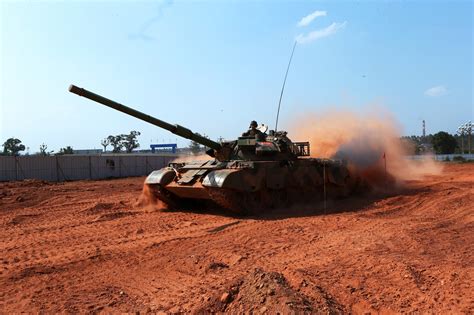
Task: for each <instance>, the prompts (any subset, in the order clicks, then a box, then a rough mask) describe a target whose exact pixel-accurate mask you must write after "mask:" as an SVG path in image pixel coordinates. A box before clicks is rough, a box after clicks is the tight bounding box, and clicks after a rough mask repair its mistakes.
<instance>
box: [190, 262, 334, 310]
mask: <svg viewBox="0 0 474 315" xmlns="http://www.w3.org/2000/svg"><path fill="white" fill-rule="evenodd" d="M342 310H343V308H342V307H341V306H340V305H338V304H337V303H336V302H335V301H334V300H332V299H331V298H330V297H329V296H327V295H321V297H320V298H319V299H317V300H316V299H311V298H309V297H307V296H305V295H304V294H302V293H301V292H299V291H298V290H295V289H294V288H292V287H291V286H290V284H289V283H288V281H287V280H286V278H285V277H284V276H283V275H282V274H281V273H278V272H265V271H264V270H262V269H260V268H256V269H255V270H254V271H253V272H251V273H250V274H248V275H247V276H245V277H244V278H242V279H240V280H238V281H237V282H235V283H233V284H232V285H231V286H230V287H229V288H228V289H227V290H226V291H224V292H221V293H219V294H218V295H216V296H214V297H211V298H210V300H209V301H208V303H207V304H205V305H204V306H203V307H202V308H201V309H200V310H199V311H198V313H201V312H206V313H207V312H211V313H212V312H224V311H225V312H230V313H235V314H237V313H241V312H244V311H245V312H250V313H252V312H256V313H270V314H276V313H283V314H291V313H314V312H317V313H322V314H335V313H340V312H341V311H342Z"/></svg>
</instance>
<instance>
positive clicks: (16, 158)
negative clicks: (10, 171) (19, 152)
mask: <svg viewBox="0 0 474 315" xmlns="http://www.w3.org/2000/svg"><path fill="white" fill-rule="evenodd" d="M14 159H15V180H18V157H17V156H15V157H14Z"/></svg>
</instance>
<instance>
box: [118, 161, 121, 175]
mask: <svg viewBox="0 0 474 315" xmlns="http://www.w3.org/2000/svg"><path fill="white" fill-rule="evenodd" d="M118 158H119V177H122V157H121V156H119V157H118Z"/></svg>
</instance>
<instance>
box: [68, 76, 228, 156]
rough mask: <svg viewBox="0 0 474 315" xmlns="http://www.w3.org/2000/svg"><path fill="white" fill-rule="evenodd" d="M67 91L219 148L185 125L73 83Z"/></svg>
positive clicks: (207, 145)
mask: <svg viewBox="0 0 474 315" xmlns="http://www.w3.org/2000/svg"><path fill="white" fill-rule="evenodd" d="M69 92H71V93H74V94H77V95H79V96H83V97H85V98H88V99H90V100H92V101H94V102H97V103H100V104H103V105H105V106H108V107H110V108H113V109H115V110H118V111H120V112H122V113H125V114H127V115H130V116H133V117H136V118H138V119H141V120H143V121H146V122H148V123H150V124H152V125H155V126H158V127H161V128H163V129H166V130H168V131H170V132H172V133H174V134H175V135H178V136H181V137H183V138H186V139H189V140H192V141H196V142H198V143H200V144H202V145H204V146H206V147H209V148H212V149H214V150H219V149H221V145H220V144H219V143H217V142H215V141H212V140H210V139H208V138H205V137H203V136H201V135H199V134H196V133H194V132H192V131H191V130H189V129H188V128H186V127H183V126H180V125H172V124H169V123H167V122H166V121H163V120H160V119H158V118H155V117H152V116H150V115H147V114H144V113H142V112H139V111H138V110H135V109H133V108H130V107H127V106H125V105H122V104H120V103H117V102H114V101H112V100H110V99H108V98H105V97H103V96H100V95H98V94H95V93H92V92H90V91H88V90H86V89H83V88H80V87H77V86H75V85H73V84H71V85H70V86H69Z"/></svg>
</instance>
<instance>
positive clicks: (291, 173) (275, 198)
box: [69, 85, 360, 214]
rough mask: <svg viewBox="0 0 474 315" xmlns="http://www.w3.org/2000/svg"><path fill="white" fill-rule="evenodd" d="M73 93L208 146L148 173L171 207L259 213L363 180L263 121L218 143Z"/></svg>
mask: <svg viewBox="0 0 474 315" xmlns="http://www.w3.org/2000/svg"><path fill="white" fill-rule="evenodd" d="M69 91H70V92H72V93H75V94H77V95H80V96H83V97H86V98H88V99H90V100H92V101H95V102H98V103H100V104H103V105H105V106H108V107H111V108H113V109H115V110H118V111H121V112H123V113H125V114H128V115H130V116H133V117H136V118H138V119H141V120H143V121H146V122H148V123H151V124H153V125H155V126H157V127H160V128H163V129H166V130H168V131H170V132H172V133H174V134H176V135H178V136H181V137H183V138H186V139H189V140H192V141H195V142H198V143H200V144H201V145H203V146H205V147H207V148H208V150H207V151H206V153H207V155H208V156H209V159H206V160H202V161H192V162H172V163H170V164H169V165H168V166H167V167H164V168H162V169H160V170H155V171H153V172H151V174H149V175H148V176H147V178H146V180H145V185H146V186H147V187H148V188H149V190H150V191H151V192H152V194H153V195H154V197H155V198H157V199H159V200H160V201H162V202H163V203H165V204H166V205H167V207H168V208H169V209H183V208H187V207H194V206H196V205H198V204H200V203H203V202H210V203H213V204H215V205H217V206H219V207H222V208H224V209H226V210H229V211H232V212H235V213H239V214H255V213H258V212H259V211H263V210H265V209H268V208H277V207H285V206H288V205H289V204H292V203H306V202H312V201H323V200H326V198H339V197H343V196H347V195H348V194H350V193H351V192H352V191H353V190H354V189H356V188H357V186H358V184H359V182H360V179H359V178H358V177H357V176H356V175H353V174H351V173H350V172H349V169H348V167H347V163H346V162H345V161H343V160H335V159H322V158H310V157H309V156H310V145H309V142H293V141H291V140H290V138H289V137H288V134H287V132H286V131H273V130H268V128H267V127H266V126H264V125H260V126H258V128H257V129H256V130H258V131H255V130H254V131H255V132H253V133H252V132H250V133H249V132H247V133H244V134H243V135H242V136H240V137H238V138H237V139H236V140H232V141H221V142H215V141H212V140H210V139H208V138H206V137H203V136H201V135H199V134H198V133H194V132H192V131H191V130H190V129H188V128H186V127H183V126H180V125H173V124H170V123H167V122H165V121H162V120H160V119H158V118H155V117H152V116H149V115H147V114H144V113H142V112H139V111H137V110H135V109H132V108H130V107H127V106H125V105H122V104H120V103H117V102H115V101H112V100H110V99H107V98H105V97H103V96H100V95H98V94H95V93H92V92H90V91H88V90H86V89H83V88H79V87H77V86H75V85H71V86H70V87H69ZM249 134H253V135H249Z"/></svg>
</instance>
